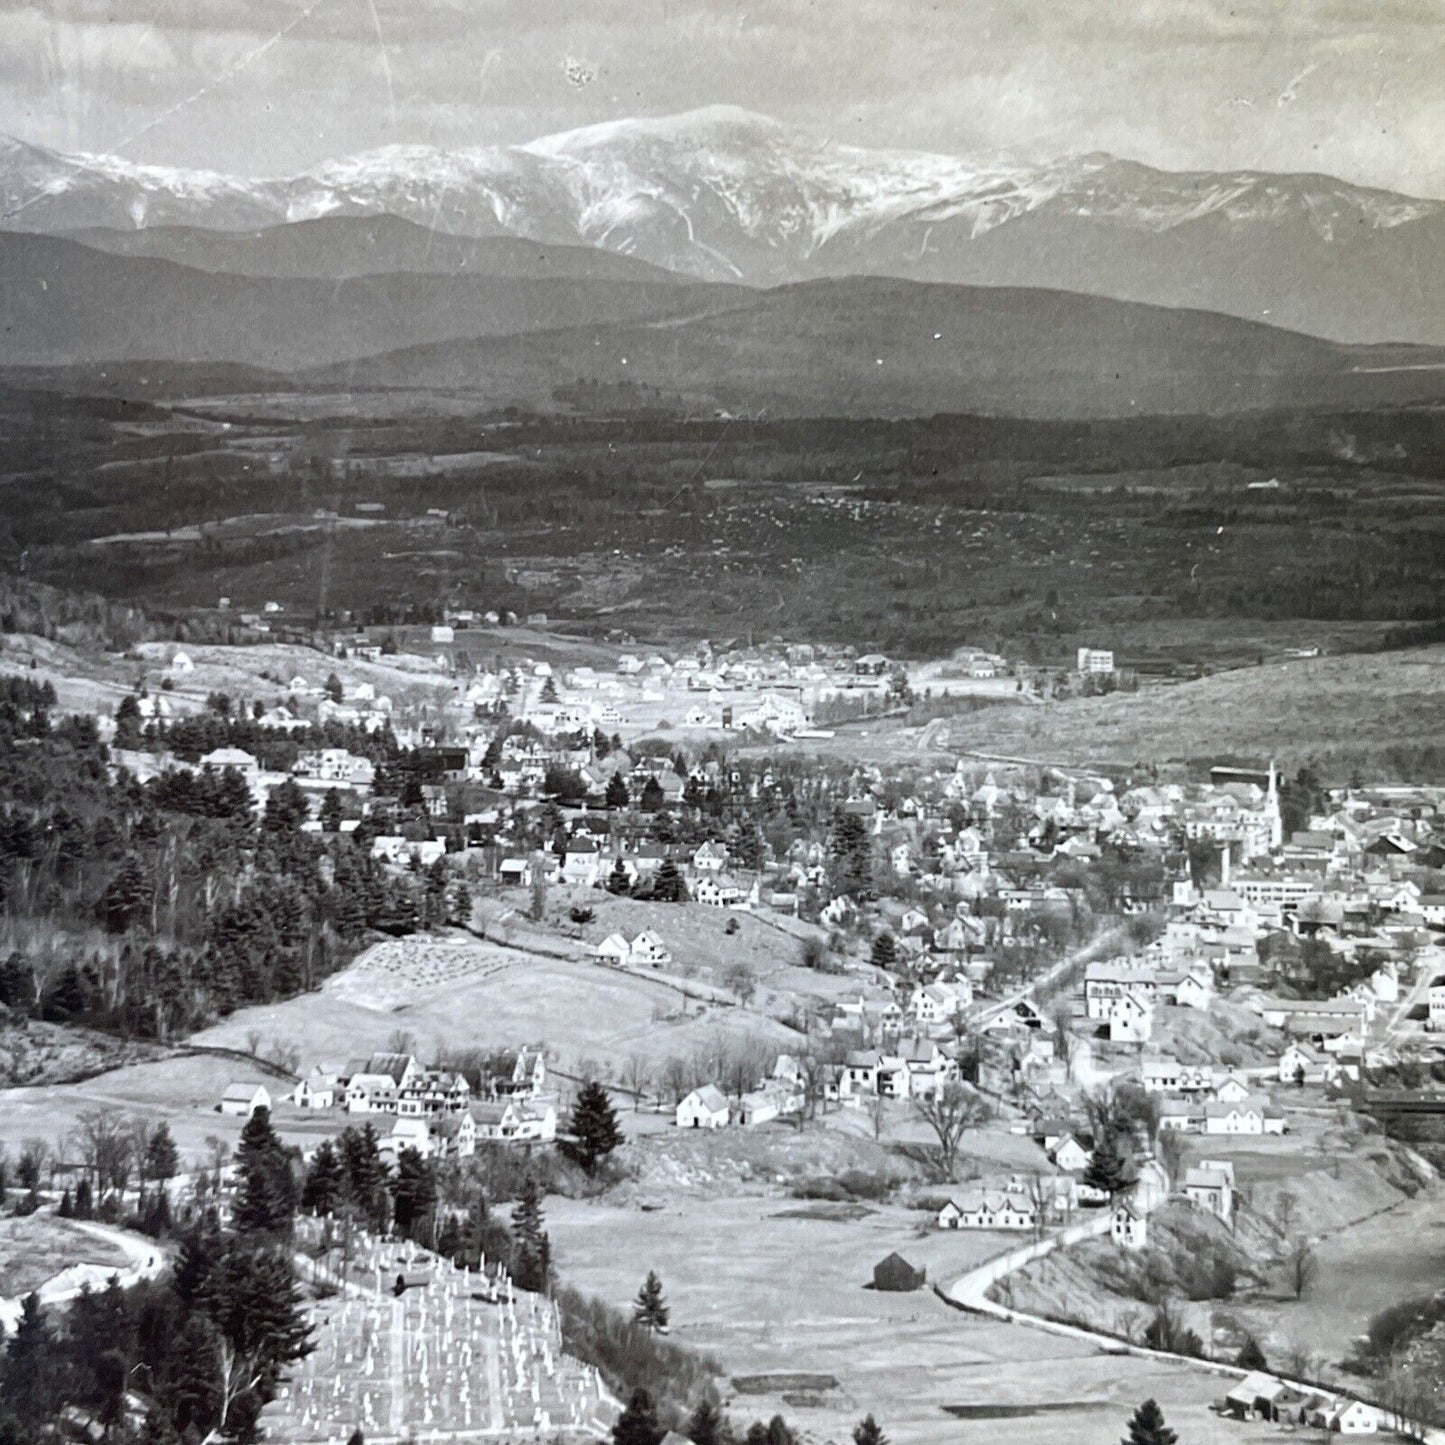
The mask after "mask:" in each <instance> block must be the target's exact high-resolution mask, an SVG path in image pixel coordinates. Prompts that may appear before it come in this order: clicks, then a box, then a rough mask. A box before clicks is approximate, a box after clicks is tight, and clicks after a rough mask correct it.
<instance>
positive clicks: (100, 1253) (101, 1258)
mask: <svg viewBox="0 0 1445 1445" xmlns="http://www.w3.org/2000/svg"><path fill="white" fill-rule="evenodd" d="M73 1264H93V1265H96V1266H98V1267H99V1268H101V1269H112V1268H113V1269H115V1270H118V1271H119V1270H124V1269H126V1268H128V1267H129V1265H130V1259H129V1257H128V1256H127V1255H126V1252H125V1251H124V1250H123V1249H121V1248H119V1247H118V1246H117V1245H114V1244H112V1243H110V1241H108V1240H106V1239H104V1238H103V1237H101V1236H99V1235H96V1234H91V1233H89V1232H88V1231H86V1230H85V1229H82V1228H81V1227H80V1226H78V1225H77V1224H76V1223H75V1222H74V1221H73V1220H69V1219H57V1218H56V1217H55V1216H54V1215H53V1214H31V1215H26V1216H23V1217H21V1216H17V1217H13V1218H10V1219H0V1298H4V1299H13V1298H15V1297H16V1296H17V1295H24V1294H28V1293H29V1292H30V1291H31V1290H33V1289H38V1288H39V1287H40V1286H41V1285H42V1284H44V1283H45V1281H46V1280H48V1279H52V1278H53V1277H54V1276H55V1275H57V1274H59V1273H60V1272H61V1270H63V1269H67V1268H69V1267H70V1266H71V1265H73Z"/></svg>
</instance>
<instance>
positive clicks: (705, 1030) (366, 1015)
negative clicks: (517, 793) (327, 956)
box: [196, 938, 797, 1070]
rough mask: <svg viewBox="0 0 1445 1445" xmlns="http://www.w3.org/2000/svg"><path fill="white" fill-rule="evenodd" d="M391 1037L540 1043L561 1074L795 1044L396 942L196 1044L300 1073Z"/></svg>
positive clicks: (428, 1049)
mask: <svg viewBox="0 0 1445 1445" xmlns="http://www.w3.org/2000/svg"><path fill="white" fill-rule="evenodd" d="M398 1031H403V1032H406V1033H410V1034H411V1035H412V1037H413V1038H414V1040H415V1043H416V1047H417V1049H418V1051H419V1052H420V1053H422V1054H424V1055H429V1054H433V1053H434V1052H436V1051H438V1050H440V1049H441V1048H444V1047H477V1048H500V1047H507V1046H515V1045H518V1044H524V1043H527V1044H537V1043H542V1044H545V1045H547V1046H548V1047H549V1048H551V1049H552V1050H554V1051H555V1053H556V1057H557V1061H558V1063H559V1065H560V1067H562V1068H563V1069H564V1070H567V1069H571V1070H578V1069H579V1066H580V1065H581V1064H582V1063H584V1062H585V1061H600V1060H619V1059H625V1058H626V1057H628V1056H629V1055H630V1054H638V1055H640V1056H641V1057H643V1058H644V1059H646V1060H648V1061H649V1062H650V1063H653V1064H655V1063H657V1062H659V1061H660V1060H662V1059H664V1058H666V1057H667V1056H668V1055H670V1054H682V1055H684V1056H686V1055H690V1054H691V1053H692V1052H693V1051H694V1050H695V1049H697V1048H699V1047H702V1046H704V1045H707V1044H709V1043H711V1042H713V1041H716V1040H718V1039H723V1040H727V1039H733V1038H744V1037H746V1038H750V1039H762V1040H764V1041H767V1042H770V1043H774V1044H776V1045H777V1046H778V1047H779V1048H780V1049H783V1048H787V1047H788V1046H789V1044H790V1043H792V1044H796V1042H797V1040H796V1036H795V1035H793V1034H792V1033H791V1031H790V1030H788V1029H785V1028H784V1027H783V1026H782V1025H781V1024H778V1023H775V1022H773V1021H772V1020H770V1019H766V1018H764V1017H762V1016H761V1015H759V1014H757V1013H753V1012H749V1011H746V1010H742V1009H736V1008H729V1007H725V1006H718V1005H713V1004H706V1003H699V1002H698V1001H695V1000H688V999H685V998H683V996H682V995H681V994H679V993H678V992H677V990H676V989H673V988H669V987H668V986H667V985H666V984H665V983H662V982H653V981H652V980H650V979H646V978H639V977H637V976H635V975H632V974H626V973H620V972H618V971H616V970H614V969H607V968H603V967H601V966H600V965H598V964H595V963H591V962H586V961H574V960H571V959H565V958H551V957H543V956H541V955H538V954H531V953H525V952H523V951H521V950H518V949H508V948H502V947H499V946H497V945H494V944H488V943H481V942H455V943H453V942H445V943H440V942H437V941H433V940H427V939H423V938H409V939H401V940H397V941H393V942H387V943H382V944H378V945H377V946H376V947H375V948H372V949H369V950H368V951H367V952H366V953H364V954H363V955H362V956H361V957H360V958H358V959H357V960H356V962H355V963H353V964H352V965H351V967H350V968H347V969H344V970H343V971H342V972H341V973H338V974H336V975H335V976H334V977H332V978H330V979H328V980H327V981H326V983H325V985H324V986H323V987H322V988H321V989H320V990H319V991H317V992H315V993H310V994H305V995H303V996H301V997H300V998H294V999H290V1000H288V1001H287V1002H285V1003H280V1004H271V1005H264V1006H259V1007H255V1008H247V1009H242V1010H240V1011H239V1012H237V1013H235V1014H233V1015H232V1016H231V1017H230V1018H228V1019H226V1020H225V1021H224V1022H223V1023H220V1024H217V1025H216V1026H215V1027H214V1028H210V1029H207V1030H205V1031H204V1032H203V1033H201V1034H198V1035H197V1036H196V1042H198V1043H205V1044H220V1045H224V1046H226V1047H229V1048H245V1047H246V1045H247V1040H248V1038H249V1037H250V1036H251V1035H252V1034H253V1033H255V1034H259V1035H260V1036H261V1038H262V1040H263V1041H264V1043H263V1051H264V1048H265V1047H269V1046H270V1045H271V1044H273V1043H278V1042H279V1043H286V1044H295V1045H297V1046H298V1047H299V1048H300V1049H301V1053H302V1068H303V1070H306V1069H309V1068H311V1067H312V1066H313V1065H314V1064H316V1063H318V1062H324V1063H335V1064H340V1063H343V1062H344V1061H345V1060H346V1059H348V1058H354V1057H357V1056H360V1055H362V1054H367V1053H370V1052H372V1051H373V1050H377V1049H381V1048H384V1047H385V1046H386V1044H387V1041H388V1040H389V1039H390V1038H391V1037H392V1035H393V1034H395V1033H396V1032H398Z"/></svg>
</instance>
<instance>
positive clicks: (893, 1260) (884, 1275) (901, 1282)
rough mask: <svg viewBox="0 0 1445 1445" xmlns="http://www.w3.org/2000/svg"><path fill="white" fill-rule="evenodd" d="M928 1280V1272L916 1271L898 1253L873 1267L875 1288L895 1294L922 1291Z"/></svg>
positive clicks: (881, 1260)
mask: <svg viewBox="0 0 1445 1445" xmlns="http://www.w3.org/2000/svg"><path fill="white" fill-rule="evenodd" d="M927 1278H928V1271H927V1270H924V1269H915V1268H914V1267H913V1266H912V1265H911V1264H909V1262H908V1261H907V1260H906V1259H904V1258H903V1256H902V1255H901V1254H898V1253H897V1252H896V1251H895V1252H894V1253H893V1254H890V1255H889V1256H888V1257H887V1258H886V1259H880V1260H879V1261H878V1263H877V1264H875V1265H874V1266H873V1288H874V1289H883V1290H888V1291H890V1292H892V1293H894V1294H901V1293H905V1292H907V1291H908V1290H914V1289H922V1288H923V1285H924V1282H925V1281H926V1280H927Z"/></svg>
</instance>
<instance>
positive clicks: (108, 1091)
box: [0, 1055, 278, 1161]
mask: <svg viewBox="0 0 1445 1445" xmlns="http://www.w3.org/2000/svg"><path fill="white" fill-rule="evenodd" d="M253 1080H254V1081H255V1082H258V1083H264V1084H265V1085H266V1087H267V1088H268V1089H272V1090H273V1091H274V1090H275V1089H276V1087H277V1084H278V1081H277V1080H276V1079H274V1078H273V1077H271V1076H270V1075H268V1074H265V1073H263V1072H261V1071H260V1070H257V1069H248V1068H247V1066H246V1065H245V1064H244V1063H243V1062H241V1061H240V1060H239V1059H234V1060H232V1059H224V1058H215V1057H207V1056H204V1055H195V1056H190V1057H177V1058H169V1059H161V1060H159V1061H157V1062H154V1063H142V1064H131V1065H128V1066H126V1067H125V1068H120V1069H112V1070H110V1071H109V1072H108V1073H104V1074H97V1075H96V1076H95V1077H94V1078H93V1079H87V1080H85V1081H84V1082H82V1083H76V1084H59V1085H56V1084H48V1085H43V1086H32V1087H25V1088H17V1089H5V1090H3V1091H0V1100H3V1102H4V1105H5V1107H4V1110H3V1111H0V1146H3V1147H5V1148H7V1149H8V1150H9V1151H10V1153H11V1154H12V1155H13V1154H15V1153H17V1152H18V1150H19V1148H20V1147H21V1144H22V1141H23V1140H25V1139H29V1138H36V1139H44V1140H46V1141H47V1142H48V1143H50V1144H52V1145H55V1146H59V1145H61V1144H62V1142H63V1141H64V1140H65V1139H66V1138H67V1136H69V1135H71V1134H72V1133H73V1132H74V1131H75V1127H76V1123H77V1121H78V1120H79V1118H80V1116H81V1115H82V1114H84V1113H87V1112H89V1111H91V1110H95V1109H110V1110H116V1111H119V1112H120V1113H123V1114H128V1115H132V1116H135V1117H136V1118H140V1119H144V1120H145V1121H146V1122H147V1123H148V1124H150V1125H151V1126H152V1127H154V1126H155V1125H156V1124H159V1123H165V1124H168V1125H169V1126H170V1130H171V1133H172V1134H173V1135H174V1137H175V1141H176V1146H177V1148H178V1149H179V1150H180V1153H181V1156H182V1158H183V1159H185V1160H188V1161H191V1160H194V1161H199V1160H201V1159H202V1158H203V1157H204V1156H205V1155H206V1152H207V1146H206V1140H207V1139H208V1137H211V1136H216V1137H219V1138H222V1139H226V1140H228V1141H234V1140H235V1139H236V1138H237V1137H238V1136H239V1134H240V1131H241V1124H242V1122H243V1121H242V1120H240V1119H237V1118H235V1117H227V1116H224V1115H222V1114H220V1113H218V1112H217V1111H216V1105H217V1104H218V1103H219V1101H220V1098H221V1094H222V1093H223V1092H224V1091H225V1088H226V1085H227V1084H229V1083H231V1082H233V1081H235V1082H242V1081H247V1082H249V1081H253ZM68 1157H70V1158H71V1159H72V1160H73V1159H74V1158H75V1150H74V1148H73V1147H72V1148H70V1149H69V1151H68Z"/></svg>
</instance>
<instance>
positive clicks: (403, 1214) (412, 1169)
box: [392, 1149, 437, 1241]
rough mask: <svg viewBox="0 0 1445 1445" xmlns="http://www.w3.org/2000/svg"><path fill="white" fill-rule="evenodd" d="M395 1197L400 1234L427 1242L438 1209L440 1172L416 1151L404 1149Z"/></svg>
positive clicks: (398, 1167) (396, 1182)
mask: <svg viewBox="0 0 1445 1445" xmlns="http://www.w3.org/2000/svg"><path fill="white" fill-rule="evenodd" d="M392 1195H393V1199H394V1204H393V1217H394V1219H395V1223H396V1228H397V1232H398V1233H399V1234H403V1235H405V1236H406V1237H407V1238H408V1239H415V1240H418V1241H423V1240H424V1239H425V1237H426V1231H427V1227H428V1226H429V1225H430V1224H431V1222H432V1215H433V1211H434V1210H435V1209H436V1199H437V1184H436V1172H435V1170H434V1169H433V1168H432V1166H431V1164H430V1163H429V1162H428V1161H427V1160H425V1159H423V1158H422V1157H421V1155H420V1154H419V1153H418V1152H417V1151H416V1150H415V1149H403V1150H402V1151H401V1153H400V1154H398V1155H397V1158H396V1181H395V1183H394V1184H393V1185H392Z"/></svg>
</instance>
